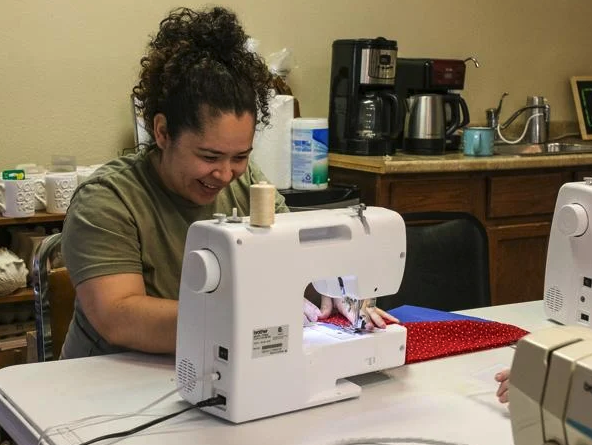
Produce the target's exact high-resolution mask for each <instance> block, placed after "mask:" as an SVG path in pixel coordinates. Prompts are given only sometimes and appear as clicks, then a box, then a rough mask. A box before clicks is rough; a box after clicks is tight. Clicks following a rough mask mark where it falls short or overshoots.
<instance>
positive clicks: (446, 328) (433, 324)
mask: <svg viewBox="0 0 592 445" xmlns="http://www.w3.org/2000/svg"><path fill="white" fill-rule="evenodd" d="M322 321H323V322H325V323H331V324H334V325H337V326H341V327H344V326H349V321H348V320H347V319H346V318H345V317H343V316H342V315H332V316H331V317H329V318H327V319H325V320H322ZM387 323H389V324H390V322H387ZM401 325H402V326H405V327H406V328H407V354H406V357H405V363H417V362H422V361H426V360H432V359H435V358H441V357H448V356H451V355H458V354H464V353H467V352H475V351H483V350H486V349H493V348H499V347H501V346H507V345H511V344H513V343H515V342H517V341H518V340H519V339H520V338H522V337H523V336H525V335H526V334H528V331H525V330H524V329H521V328H519V327H516V326H513V325H509V324H505V323H498V322H494V321H474V320H453V321H426V322H422V321H419V322H410V323H401Z"/></svg>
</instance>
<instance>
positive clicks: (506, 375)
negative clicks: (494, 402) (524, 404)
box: [495, 368, 510, 403]
mask: <svg viewBox="0 0 592 445" xmlns="http://www.w3.org/2000/svg"><path fill="white" fill-rule="evenodd" d="M495 381H496V382H498V383H499V384H500V385H499V388H498V389H497V393H496V396H497V398H498V400H499V401H500V402H501V403H508V388H509V385H510V369H509V368H508V369H504V370H503V371H501V372H498V373H497V374H496V375H495Z"/></svg>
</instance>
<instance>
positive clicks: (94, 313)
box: [76, 273, 178, 353]
mask: <svg viewBox="0 0 592 445" xmlns="http://www.w3.org/2000/svg"><path fill="white" fill-rule="evenodd" d="M76 297H77V299H78V302H79V304H80V306H81V309H82V311H83V312H84V314H85V315H86V317H87V318H88V320H89V321H90V323H91V324H92V326H93V327H94V328H95V330H96V331H97V332H98V333H99V334H100V335H101V336H102V337H103V338H104V339H105V340H106V341H107V342H109V343H110V344H112V345H117V346H122V347H125V348H129V349H134V350H139V351H143V352H151V353H174V352H175V347H176V338H177V307H178V303H177V301H174V300H168V299H165V298H155V297H150V296H148V295H146V290H145V288H144V281H143V278H142V275H140V274H132V273H125V274H116V275H105V276H101V277H96V278H91V279H89V280H86V281H83V282H82V283H80V284H79V285H78V286H76Z"/></svg>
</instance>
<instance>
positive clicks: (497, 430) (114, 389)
mask: <svg viewBox="0 0 592 445" xmlns="http://www.w3.org/2000/svg"><path fill="white" fill-rule="evenodd" d="M462 313H463V314H467V315H472V316H477V317H483V318H487V319H490V320H495V321H501V322H506V323H511V324H514V325H517V326H520V327H522V328H524V329H527V330H529V331H532V330H536V329H539V328H543V327H548V326H551V325H553V323H551V322H550V321H547V320H546V317H545V315H544V312H543V306H542V302H541V301H537V302H529V303H520V304H514V305H506V306H496V307H489V308H483V309H475V310H470V311H463V312H462ZM513 351H514V350H513V349H512V348H509V347H505V348H498V349H493V350H489V351H483V352H477V353H471V354H464V355H459V356H454V357H449V358H445V359H439V360H432V361H428V362H422V363H417V364H413V365H407V366H402V367H400V368H395V369H390V370H387V371H383V372H381V373H372V374H366V375H363V376H359V377H357V378H354V379H352V380H353V381H355V382H356V383H358V384H361V385H362V387H363V389H362V395H361V396H360V397H359V398H358V399H352V400H347V401H342V402H337V403H333V404H330V405H325V406H321V407H317V408H312V409H308V410H303V411H298V412H294V413H289V414H284V415H281V416H275V417H272V418H267V419H262V420H258V421H253V422H248V423H244V424H240V425H233V424H230V423H228V422H226V421H223V420H220V419H218V418H216V417H212V416H209V415H207V414H204V413H202V412H200V411H198V410H196V411H189V412H188V413H185V414H182V415H181V416H179V417H176V418H174V419H171V420H169V421H167V422H165V423H162V424H159V425H157V426H154V427H152V428H150V429H147V430H145V431H143V432H141V433H138V434H137V435H134V436H130V437H128V438H125V439H123V440H121V441H120V442H118V443H125V444H143V445H144V444H147V445H150V444H161V443H169V444H191V445H201V444H224V445H235V444H236V445H238V444H240V445H244V444H257V445H259V444H261V445H266V444H275V443H278V444H285V445H297V444H298V445H304V444H307V445H321V444H322V445H325V444H333V443H338V442H339V441H343V440H346V439H353V438H360V437H391V438H394V437H397V438H402V437H421V438H426V439H432V440H442V441H447V442H454V443H465V444H475V445H476V444H480V445H481V444H484V445H487V444H492V445H494V444H495V445H503V444H511V443H512V434H511V426H510V421H509V412H508V410H507V407H506V406H504V405H501V404H499V403H498V402H497V399H496V397H495V390H496V387H497V385H496V384H495V382H494V381H493V375H494V374H495V372H497V371H498V370H500V369H501V368H503V367H507V366H509V365H510V364H511V360H512V355H513ZM174 377H175V373H174V361H173V360H172V359H171V358H164V357H155V356H148V355H144V354H121V355H113V356H103V357H92V358H85V359H78V360H67V361H60V362H47V363H35V364H30V365H21V366H12V367H8V368H4V369H2V370H0V425H1V426H2V427H3V428H4V429H5V430H6V431H7V432H8V433H9V434H10V435H11V436H12V437H13V438H14V439H15V440H16V441H17V443H19V444H23V445H24V444H34V443H37V440H38V437H39V434H40V432H41V431H43V430H44V429H46V428H48V427H50V426H54V425H58V424H63V423H66V422H72V421H74V420H77V419H81V418H84V417H87V416H93V415H97V414H115V413H129V412H135V411H137V410H138V409H140V408H142V407H144V406H146V405H148V404H149V403H151V402H152V401H154V400H156V399H158V398H159V397H161V396H162V395H164V394H166V393H168V392H169V391H171V390H173V389H174ZM253 403H257V402H256V401H253ZM185 406H187V405H186V403H185V402H183V401H182V400H181V399H180V398H179V396H177V395H174V396H172V397H170V398H168V399H166V400H165V401H163V402H162V403H160V404H159V405H157V406H155V407H153V408H152V409H150V410H149V412H148V413H145V414H149V416H148V415H143V416H136V417H130V418H125V419H119V420H115V421H111V422H108V423H102V424H96V425H92V426H86V427H84V428H79V429H74V428H72V427H70V428H63V429H62V430H61V433H60V434H57V435H54V436H52V437H51V442H50V443H55V444H60V445H62V444H76V443H80V442H82V441H83V440H88V439H91V438H94V437H96V436H100V435H103V434H107V433H112V432H116V431H120V430H124V429H127V428H131V427H133V426H136V425H139V424H141V423H144V422H146V421H148V420H151V419H153V418H155V417H158V416H161V415H164V414H168V413H171V412H174V411H177V410H179V409H181V408H183V407H185ZM103 443H114V442H113V441H105V442H101V444H103Z"/></svg>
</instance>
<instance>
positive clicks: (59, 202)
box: [43, 172, 78, 213]
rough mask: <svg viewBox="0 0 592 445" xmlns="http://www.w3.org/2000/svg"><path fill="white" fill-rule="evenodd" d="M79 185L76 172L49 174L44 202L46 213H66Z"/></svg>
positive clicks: (46, 178) (47, 175)
mask: <svg viewBox="0 0 592 445" xmlns="http://www.w3.org/2000/svg"><path fill="white" fill-rule="evenodd" d="M77 185H78V178H77V175H76V172H63V173H62V172H60V173H47V174H46V175H45V200H43V203H44V205H45V210H46V212H47V213H66V211H67V210H68V206H69V205H70V199H71V198H72V195H73V194H74V190H76V186H77Z"/></svg>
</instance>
